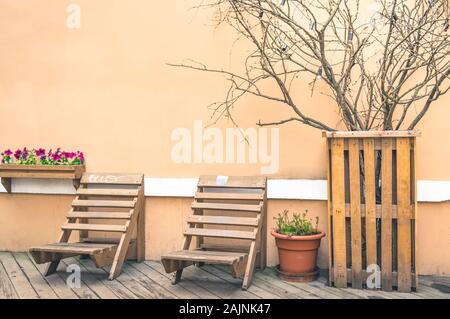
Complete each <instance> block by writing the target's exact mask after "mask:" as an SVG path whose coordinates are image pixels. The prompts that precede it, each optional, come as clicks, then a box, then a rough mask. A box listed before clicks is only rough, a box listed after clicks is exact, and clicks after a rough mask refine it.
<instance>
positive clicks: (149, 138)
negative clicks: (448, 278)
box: [0, 0, 450, 274]
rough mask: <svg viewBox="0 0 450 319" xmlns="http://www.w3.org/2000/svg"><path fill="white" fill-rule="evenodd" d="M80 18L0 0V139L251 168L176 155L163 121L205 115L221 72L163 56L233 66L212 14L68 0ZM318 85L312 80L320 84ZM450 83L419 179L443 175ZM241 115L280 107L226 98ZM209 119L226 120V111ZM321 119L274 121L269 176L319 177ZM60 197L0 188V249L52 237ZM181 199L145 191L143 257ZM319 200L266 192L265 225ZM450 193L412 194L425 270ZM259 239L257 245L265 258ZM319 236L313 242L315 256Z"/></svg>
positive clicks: (174, 235)
mask: <svg viewBox="0 0 450 319" xmlns="http://www.w3.org/2000/svg"><path fill="white" fill-rule="evenodd" d="M75 2H76V3H78V4H80V6H81V29H79V30H69V29H68V28H67V27H66V18H67V13H66V7H67V5H68V4H69V2H68V1H52V0H41V1H32V0H3V1H1V3H0V129H1V134H0V148H1V149H4V148H9V147H11V148H15V147H22V146H28V147H38V146H42V147H45V148H51V147H53V148H54V147H57V146H61V147H64V148H68V149H80V150H83V151H84V152H85V153H86V157H87V160H88V169H89V170H90V171H116V172H143V173H145V174H146V176H154V177H155V176H156V177H195V176H198V175H200V174H223V175H239V174H245V175H250V174H259V173H260V169H259V168H260V167H259V165H258V164H205V163H201V164H177V163H174V162H173V161H172V160H171V157H170V153H171V148H172V146H173V141H172V140H171V132H172V131H173V130H174V129H175V128H177V127H186V128H189V129H192V126H193V122H194V121H195V120H203V121H204V123H205V124H208V123H209V118H210V115H211V113H210V111H208V110H207V109H206V105H208V104H209V103H211V102H214V101H217V100H219V99H220V98H221V97H223V94H224V93H225V91H226V82H225V81H224V80H223V79H222V78H221V77H217V76H213V75H208V74H204V73H199V72H195V71H188V70H182V69H177V68H173V67H169V66H167V65H166V63H179V62H183V61H184V60H185V59H188V58H192V59H195V60H198V61H201V62H203V63H205V64H207V65H209V66H211V67H217V68H222V67H223V68H231V69H234V70H236V69H238V68H239V67H240V65H241V62H242V59H241V57H242V50H243V49H244V48H243V47H242V46H239V45H237V46H235V49H234V50H232V51H230V48H231V47H232V45H233V41H234V39H235V38H234V36H233V33H231V32H230V31H229V29H227V28H222V27H219V28H213V27H212V26H210V24H211V23H210V18H211V17H212V15H213V13H212V12H210V11H202V10H200V11H199V10H189V9H190V8H191V7H192V6H193V5H194V4H198V3H199V1H197V0H190V1H181V0H179V1H148V0H130V1H110V0H96V1H88V0H78V1H75ZM307 82H308V81H306V80H305V82H304V83H300V84H299V87H298V89H297V90H296V93H295V96H296V98H297V99H298V101H300V103H301V105H303V106H305V108H306V110H307V112H309V113H311V114H316V115H318V116H319V117H320V118H321V119H323V120H325V121H327V122H328V123H330V125H332V126H335V125H337V123H338V120H337V117H336V114H335V113H334V112H335V109H334V108H333V102H332V101H331V100H329V99H328V98H327V97H326V96H324V95H321V94H318V93H316V94H315V95H314V96H312V97H311V96H310V92H309V87H308V84H307ZM318 85H319V88H320V85H323V84H320V83H319V84H318ZM449 101H450V95H447V96H446V97H444V98H442V99H441V100H440V101H438V102H437V103H435V104H434V105H433V107H432V109H431V110H430V112H429V115H428V117H426V119H425V120H424V121H423V122H422V124H421V125H420V127H419V129H420V130H422V131H423V136H422V137H421V138H419V140H418V160H417V172H418V179H429V180H450V168H449V166H448V163H449V162H450V129H449V128H448V119H449V118H450V108H449V107H448V104H449ZM235 112H236V113H235V114H236V119H237V121H238V123H239V125H240V126H242V127H253V126H254V123H255V122H257V121H258V120H259V119H262V120H274V119H281V118H284V117H286V116H288V115H289V110H288V109H286V108H284V107H280V106H277V105H274V104H269V103H265V102H263V101H259V100H254V99H245V100H243V101H242V103H241V104H239V106H238V107H237V108H236V109H235ZM216 126H217V127H219V128H222V129H223V128H225V127H231V126H232V124H231V123H230V122H228V121H226V120H223V121H221V122H219V123H217V124H216ZM325 161H326V158H325V147H324V141H323V139H322V138H321V134H320V132H319V131H317V130H314V129H311V128H309V127H305V126H301V125H298V124H289V125H286V126H283V127H281V128H280V170H279V171H278V172H277V173H276V174H274V175H273V176H270V177H272V178H277V177H284V178H313V179H316V178H317V179H325V178H326V165H325ZM70 200H71V197H70V196H45V195H7V194H0V249H10V250H23V249H27V248H28V247H30V246H31V245H35V244H40V243H43V242H48V241H54V240H55V239H56V238H57V236H58V232H59V227H60V225H61V223H62V222H63V220H64V216H65V214H66V212H67V210H68V207H69V203H70ZM190 201H191V200H190V199H188V198H184V199H181V198H180V199H174V198H150V199H147V220H146V225H147V229H146V233H147V236H146V240H147V243H148V245H147V251H146V255H147V258H152V259H153V258H158V256H159V255H160V254H161V253H163V252H165V251H168V250H171V249H178V248H179V244H180V241H181V231H182V227H183V225H184V219H185V217H186V215H187V214H188V213H189V203H190ZM289 207H292V208H293V209H294V208H295V209H296V210H300V209H301V208H304V207H307V208H309V210H310V211H311V212H312V213H315V214H320V216H321V217H322V218H321V223H322V226H323V227H324V228H325V225H324V222H325V218H324V216H325V211H326V208H325V203H324V202H306V201H275V200H271V201H269V216H268V220H269V224H270V223H272V217H273V216H274V215H275V214H276V213H278V212H279V211H281V210H282V209H283V208H289ZM449 229H450V203H441V204H420V205H419V240H418V244H419V254H420V256H419V257H420V258H419V264H420V270H421V272H422V273H445V274H450V255H449V252H450V231H449ZM268 238H269V239H268V240H269V245H268V247H269V251H268V258H269V263H270V264H275V263H276V253H275V247H274V246H273V241H272V239H271V238H270V236H269V237H268ZM325 249H326V243H325V241H324V242H323V247H322V249H321V257H320V264H321V266H322V267H323V266H324V263H325V256H326V251H325Z"/></svg>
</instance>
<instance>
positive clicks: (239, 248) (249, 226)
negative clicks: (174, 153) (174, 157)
mask: <svg viewBox="0 0 450 319" xmlns="http://www.w3.org/2000/svg"><path fill="white" fill-rule="evenodd" d="M266 199H267V196H266V178H265V177H218V176H201V177H200V179H199V182H198V190H197V193H196V194H195V200H194V202H193V203H192V206H191V208H192V211H193V214H192V215H191V216H189V217H188V219H187V224H188V226H187V228H186V230H185V231H184V241H183V245H182V250H180V251H176V252H172V253H170V254H167V255H164V256H162V257H161V261H162V263H163V265H164V269H165V270H166V272H167V273H172V272H174V276H173V281H172V283H174V284H176V283H177V282H179V281H180V279H181V275H182V272H183V268H185V267H188V266H190V265H193V264H198V265H202V264H204V263H207V264H224V265H229V266H231V270H232V274H233V276H234V277H243V283H242V288H243V289H247V288H248V287H249V286H250V283H251V280H252V275H253V270H254V268H255V264H256V263H257V264H258V266H259V267H260V268H265V265H266V233H267V228H266ZM193 237H196V238H197V241H196V245H195V246H196V247H195V248H194V249H193V250H190V246H191V242H192V238H193ZM211 238H213V239H216V240H217V239H220V240H221V242H219V243H218V242H217V241H215V242H208V239H211ZM235 240H238V241H240V242H241V243H239V244H237V243H236V242H235ZM227 241H228V242H227ZM230 241H231V242H230Z"/></svg>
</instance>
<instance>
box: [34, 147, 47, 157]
mask: <svg viewBox="0 0 450 319" xmlns="http://www.w3.org/2000/svg"><path fill="white" fill-rule="evenodd" d="M36 156H38V157H40V158H43V157H45V150H44V149H43V148H40V149H38V150H37V151H36Z"/></svg>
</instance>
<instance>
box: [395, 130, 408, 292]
mask: <svg viewBox="0 0 450 319" xmlns="http://www.w3.org/2000/svg"><path fill="white" fill-rule="evenodd" d="M410 157H411V156H410V141H409V139H408V138H397V194H398V198H397V206H398V217H397V238H398V239H397V242H398V258H397V260H398V263H397V264H398V290H399V291H400V292H408V291H410V287H411V245H410V241H411V219H410V210H409V207H410V205H411V176H410V175H411V165H410Z"/></svg>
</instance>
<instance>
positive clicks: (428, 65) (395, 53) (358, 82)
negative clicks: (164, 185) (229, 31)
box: [172, 0, 450, 131]
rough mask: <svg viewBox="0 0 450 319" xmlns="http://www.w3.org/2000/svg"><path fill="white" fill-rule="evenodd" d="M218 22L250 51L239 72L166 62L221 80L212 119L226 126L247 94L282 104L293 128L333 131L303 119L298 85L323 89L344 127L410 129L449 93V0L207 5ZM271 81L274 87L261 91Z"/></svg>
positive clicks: (263, 0)
mask: <svg viewBox="0 0 450 319" xmlns="http://www.w3.org/2000/svg"><path fill="white" fill-rule="evenodd" d="M209 1H210V2H209V3H203V4H202V5H201V6H200V7H207V8H215V9H216V12H217V19H218V23H227V24H229V25H230V26H231V27H233V28H234V29H235V30H236V32H237V36H238V38H239V39H241V38H242V39H245V40H247V41H249V42H250V44H251V47H252V48H253V51H252V52H251V53H250V54H249V55H248V56H247V57H246V59H245V60H244V61H243V63H244V64H245V72H242V74H238V73H234V72H231V71H226V70H223V69H211V68H208V67H207V66H205V65H202V64H199V63H194V62H192V63H188V64H177V65H175V64H172V65H175V66H181V67H187V68H191V69H196V70H201V71H205V72H213V73H218V74H221V75H224V76H226V77H227V79H228V80H229V83H230V86H229V87H228V89H227V92H226V96H225V98H224V100H223V101H220V102H216V103H213V104H212V105H211V107H212V108H213V109H214V114H215V117H216V118H220V117H222V116H227V117H230V118H231V119H233V117H232V109H233V107H234V105H235V104H236V103H238V102H239V100H240V99H241V98H242V97H243V96H245V95H253V96H256V97H258V98H261V99H263V100H270V101H274V102H278V103H280V104H284V105H287V106H288V107H289V108H290V109H291V110H292V116H291V117H289V118H285V119H283V120H280V121H276V122H261V121H259V122H258V123H257V124H258V125H261V126H264V125H279V124H283V123H286V122H292V121H297V122H300V123H303V124H306V125H309V126H312V127H315V128H318V129H323V130H328V131H332V130H335V128H334V127H333V125H330V124H327V123H324V122H321V121H319V120H318V119H317V118H314V117H313V116H310V115H309V114H306V113H305V108H304V106H302V101H301V100H299V99H298V98H294V96H293V95H294V94H293V92H294V91H295V90H296V84H298V81H299V79H300V77H302V78H301V80H303V81H305V79H306V80H307V81H308V82H309V83H310V86H311V90H313V91H314V88H315V87H317V86H315V84H316V83H317V81H324V82H325V83H326V85H327V87H328V89H329V90H328V91H327V92H322V93H324V94H328V95H330V96H331V97H332V98H333V99H334V100H335V101H336V105H337V107H338V110H339V114H340V115H341V119H342V122H343V123H344V124H345V126H346V128H347V129H348V130H352V131H361V130H401V129H408V130H412V129H414V128H415V127H416V125H417V124H418V123H419V121H420V120H421V119H422V118H423V116H424V115H425V114H426V113H427V111H428V110H429V108H430V106H431V104H432V103H433V102H434V101H435V100H436V99H438V98H439V97H440V96H442V95H443V94H445V93H447V92H448V91H449V81H448V80H449V74H450V56H449V49H450V46H449V37H448V29H449V9H448V0H378V1H376V0H375V1H372V0H209ZM267 81H272V82H273V83H274V85H275V86H276V87H277V91H278V92H276V93H275V94H274V93H273V90H270V91H268V90H265V89H264V88H263V87H267V86H266V85H264V86H263V85H262V84H263V83H267Z"/></svg>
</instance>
